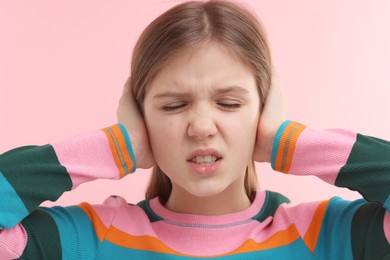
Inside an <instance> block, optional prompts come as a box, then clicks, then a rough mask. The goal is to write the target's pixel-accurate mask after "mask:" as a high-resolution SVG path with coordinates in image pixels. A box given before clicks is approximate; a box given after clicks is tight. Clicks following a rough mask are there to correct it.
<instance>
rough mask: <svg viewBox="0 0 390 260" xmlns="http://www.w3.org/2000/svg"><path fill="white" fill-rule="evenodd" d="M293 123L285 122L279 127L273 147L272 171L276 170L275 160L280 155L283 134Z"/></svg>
mask: <svg viewBox="0 0 390 260" xmlns="http://www.w3.org/2000/svg"><path fill="white" fill-rule="evenodd" d="M291 122H292V121H291V120H286V121H284V122H283V124H282V125H281V126H280V127H279V129H278V131H277V132H276V135H275V139H274V144H273V146H272V155H271V166H272V169H274V170H275V160H276V155H277V154H278V148H279V143H280V138H281V137H282V135H283V132H284V130H285V129H286V127H287V126H288V125H289V124H290V123H291Z"/></svg>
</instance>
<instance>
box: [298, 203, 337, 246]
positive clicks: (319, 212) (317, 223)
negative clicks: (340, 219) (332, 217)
mask: <svg viewBox="0 0 390 260" xmlns="http://www.w3.org/2000/svg"><path fill="white" fill-rule="evenodd" d="M329 202H330V200H327V201H323V202H321V203H320V205H318V207H317V209H316V211H315V212H314V215H313V219H312V221H311V223H310V226H309V228H308V229H307V232H306V234H305V236H304V238H303V241H305V244H306V245H307V247H308V248H309V250H310V252H312V253H313V252H314V249H315V248H316V245H317V241H318V237H319V235H320V231H321V226H322V221H323V219H324V216H325V212H326V208H327V207H328V205H329Z"/></svg>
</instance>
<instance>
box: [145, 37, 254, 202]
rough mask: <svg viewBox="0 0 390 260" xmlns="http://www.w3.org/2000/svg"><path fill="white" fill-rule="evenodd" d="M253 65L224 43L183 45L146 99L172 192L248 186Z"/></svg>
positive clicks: (156, 155)
mask: <svg viewBox="0 0 390 260" xmlns="http://www.w3.org/2000/svg"><path fill="white" fill-rule="evenodd" d="M259 107H260V101H259V93H258V90H257V86H256V81H255V78H254V76H253V74H252V73H251V71H250V69H249V67H247V66H245V65H244V64H243V63H242V62H240V61H239V60H238V59H237V58H234V57H233V56H232V55H231V54H229V53H228V51H227V50H226V49H225V48H224V47H223V46H222V45H219V44H212V43H207V44H203V45H201V46H198V47H196V48H193V49H190V50H185V51H181V52H179V53H178V54H177V55H176V56H175V57H174V58H173V59H171V60H170V61H169V62H168V63H167V64H166V65H165V66H164V67H163V68H162V70H161V71H160V72H159V73H158V74H157V75H156V77H155V78H154V79H153V81H152V82H151V83H150V85H149V86H148V91H147V93H146V95H145V100H144V115H145V123H146V126H147V129H148V133H149V138H150V143H151V148H152V151H153V154H154V158H155V160H156V162H157V164H158V165H159V167H160V168H161V169H162V170H163V171H164V173H165V174H166V175H167V176H168V177H169V178H170V179H171V182H172V193H171V196H180V194H183V193H187V194H186V195H188V193H189V194H191V195H193V196H197V197H208V196H214V195H218V194H221V193H222V192H226V191H229V192H232V191H234V192H241V193H242V192H245V188H244V177H245V169H246V167H247V165H248V164H249V163H250V162H251V160H252V154H253V148H254V144H255V139H256V131H257V125H258V120H259V115H260V109H259Z"/></svg>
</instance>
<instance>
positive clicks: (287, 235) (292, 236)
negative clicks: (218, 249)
mask: <svg viewBox="0 0 390 260" xmlns="http://www.w3.org/2000/svg"><path fill="white" fill-rule="evenodd" d="M297 239H299V233H298V231H297V229H296V228H295V226H294V225H290V226H289V227H288V228H287V229H285V230H280V231H278V232H276V233H275V234H273V235H272V236H271V237H270V238H268V239H267V240H265V241H263V242H260V243H256V242H255V241H254V240H253V239H249V240H247V241H246V242H245V243H244V244H242V246H240V247H239V248H237V249H236V250H234V251H232V252H229V253H228V254H225V255H230V254H239V253H245V252H253V251H259V250H267V249H271V248H277V247H281V246H285V245H289V244H291V243H293V242H294V241H296V240H297Z"/></svg>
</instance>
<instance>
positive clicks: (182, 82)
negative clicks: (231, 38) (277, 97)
mask: <svg viewBox="0 0 390 260" xmlns="http://www.w3.org/2000/svg"><path fill="white" fill-rule="evenodd" d="M228 85H229V86H232V85H235V86H242V87H245V88H248V90H249V91H250V90H251V88H256V83H255V77H254V75H253V73H252V71H251V69H250V67H249V66H248V65H246V64H244V63H243V62H242V61H241V59H239V58H238V57H237V55H235V54H234V53H233V52H232V51H230V50H228V49H227V48H226V47H225V46H223V45H221V44H218V43H205V44H201V45H199V46H196V47H192V48H186V49H183V50H180V51H178V52H177V53H176V54H175V55H174V56H172V57H171V58H170V59H169V61H167V62H166V63H165V64H164V66H163V67H162V68H161V69H160V71H159V72H158V73H157V74H156V76H155V77H154V78H153V80H152V81H151V82H150V84H149V87H148V91H147V92H152V93H155V92H161V91H171V90H172V89H174V88H180V89H188V90H191V89H196V90H198V91H199V90H201V89H202V88H212V87H223V86H228ZM146 94H148V93H146Z"/></svg>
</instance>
